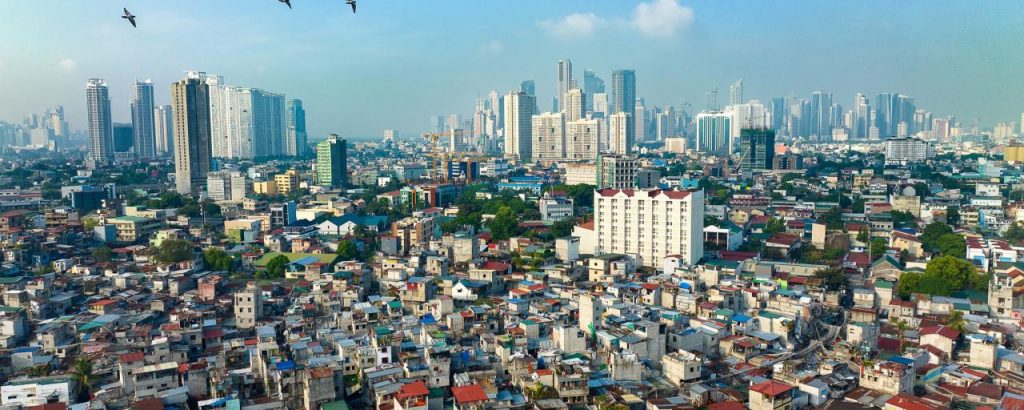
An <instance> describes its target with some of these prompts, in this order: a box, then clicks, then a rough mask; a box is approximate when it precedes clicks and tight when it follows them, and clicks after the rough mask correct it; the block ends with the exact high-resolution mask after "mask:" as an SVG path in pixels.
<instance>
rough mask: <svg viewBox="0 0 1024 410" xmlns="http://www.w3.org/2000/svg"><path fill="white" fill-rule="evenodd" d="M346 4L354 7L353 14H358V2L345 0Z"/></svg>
mask: <svg viewBox="0 0 1024 410" xmlns="http://www.w3.org/2000/svg"><path fill="white" fill-rule="evenodd" d="M345 4H348V5H351V6H352V14H356V0H345Z"/></svg>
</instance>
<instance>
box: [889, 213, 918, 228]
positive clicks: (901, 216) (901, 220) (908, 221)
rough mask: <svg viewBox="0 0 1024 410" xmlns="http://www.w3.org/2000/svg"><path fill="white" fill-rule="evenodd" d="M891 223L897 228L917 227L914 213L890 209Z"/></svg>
mask: <svg viewBox="0 0 1024 410" xmlns="http://www.w3.org/2000/svg"><path fill="white" fill-rule="evenodd" d="M889 215H891V216H892V224H893V226H895V227H897V228H917V218H916V217H914V214H912V213H910V212H906V211H892V212H890V213H889Z"/></svg>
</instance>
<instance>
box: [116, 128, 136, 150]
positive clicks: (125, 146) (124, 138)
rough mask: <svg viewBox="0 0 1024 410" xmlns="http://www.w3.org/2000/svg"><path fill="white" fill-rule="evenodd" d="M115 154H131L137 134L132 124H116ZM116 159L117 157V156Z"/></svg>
mask: <svg viewBox="0 0 1024 410" xmlns="http://www.w3.org/2000/svg"><path fill="white" fill-rule="evenodd" d="M113 127H114V152H115V153H117V152H129V151H131V150H132V147H133V146H134V145H135V132H134V131H133V130H132V125H131V124H122V123H117V122H115V123H114V125H113ZM115 157H116V155H115Z"/></svg>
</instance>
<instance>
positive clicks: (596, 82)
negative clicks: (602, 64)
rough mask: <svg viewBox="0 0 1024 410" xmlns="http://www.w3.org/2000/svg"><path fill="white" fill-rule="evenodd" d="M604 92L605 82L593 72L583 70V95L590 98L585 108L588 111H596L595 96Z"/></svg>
mask: <svg viewBox="0 0 1024 410" xmlns="http://www.w3.org/2000/svg"><path fill="white" fill-rule="evenodd" d="M603 92H604V80H602V79H601V78H600V77H598V76H597V75H595V74H594V71H593V70H583V94H586V95H588V96H590V97H591V98H587V104H586V107H585V110H586V111H593V109H594V101H593V98H592V97H593V96H594V94H598V93H603Z"/></svg>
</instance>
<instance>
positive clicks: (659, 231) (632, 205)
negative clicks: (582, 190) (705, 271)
mask: <svg viewBox="0 0 1024 410" xmlns="http://www.w3.org/2000/svg"><path fill="white" fill-rule="evenodd" d="M703 229H704V192H703V191H666V190H660V189H651V190H636V189H622V190H619V189H602V190H599V191H597V192H596V194H595V195H594V230H595V232H596V234H597V238H598V244H597V249H598V253H600V254H625V255H630V256H632V257H634V258H635V259H637V261H638V262H639V264H641V265H643V266H658V265H659V264H660V263H661V261H662V258H664V257H666V256H668V255H676V256H678V257H679V258H680V262H681V263H684V264H686V265H693V264H695V263H697V262H698V261H699V260H700V258H701V257H702V256H703V255H704V234H703Z"/></svg>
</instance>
